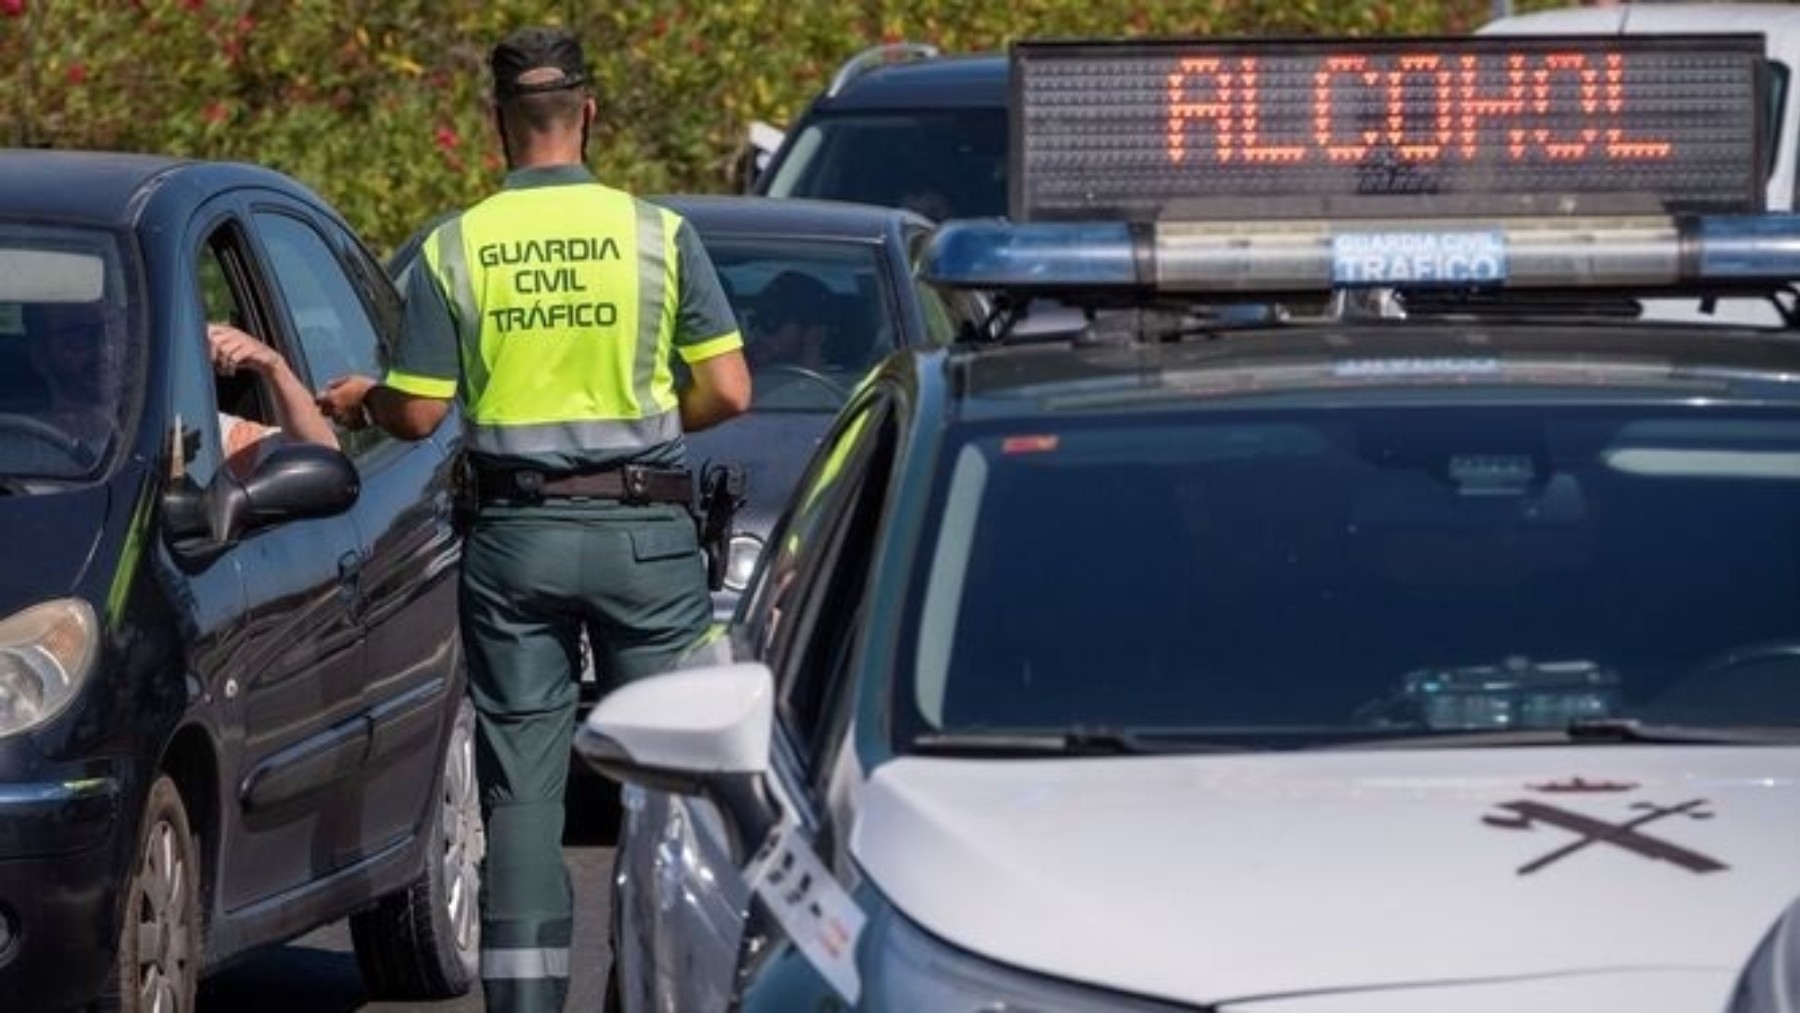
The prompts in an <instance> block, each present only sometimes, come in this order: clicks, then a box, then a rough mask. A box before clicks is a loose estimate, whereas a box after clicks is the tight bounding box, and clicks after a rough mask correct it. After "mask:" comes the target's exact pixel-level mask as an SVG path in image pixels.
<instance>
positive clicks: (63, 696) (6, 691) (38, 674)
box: [0, 598, 100, 736]
mask: <svg viewBox="0 0 1800 1013" xmlns="http://www.w3.org/2000/svg"><path fill="white" fill-rule="evenodd" d="M99 630H100V624H99V621H98V620H97V619H96V618H95V617H94V609H93V606H91V605H89V604H88V603H87V602H84V601H77V600H75V599H72V598H65V599H62V600H60V601H52V602H45V603H44V604H42V605H34V606H32V607H31V608H28V609H25V610H24V611H22V612H15V613H13V614H12V615H10V616H8V617H6V618H5V619H0V736H4V735H13V734H16V733H18V732H23V731H27V730H29V729H31V728H35V727H37V726H38V725H41V724H43V723H44V722H46V721H48V720H50V719H51V718H53V717H55V716H56V715H57V714H59V713H61V712H62V709H63V708H64V707H67V706H68V705H69V701H70V700H73V699H74V698H75V693H76V691H77V690H79V689H80V688H81V684H82V682H83V681H85V680H86V679H87V677H88V673H89V672H90V671H91V670H92V669H93V667H94V657H95V655H96V654H97V653H98V644H99Z"/></svg>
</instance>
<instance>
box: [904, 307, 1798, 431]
mask: <svg viewBox="0 0 1800 1013" xmlns="http://www.w3.org/2000/svg"><path fill="white" fill-rule="evenodd" d="M1519 359H1531V360H1534V361H1538V360H1554V361H1566V362H1578V363H1580V364H1582V366H1583V367H1584V368H1585V369H1588V370H1590V371H1591V382H1593V383H1594V384H1595V389H1597V390H1598V389H1601V388H1603V387H1611V388H1616V386H1617V385H1618V376H1617V375H1616V374H1614V373H1609V366H1612V367H1622V366H1628V365H1634V366H1639V367H1644V366H1648V367H1650V368H1651V370H1652V373H1653V374H1654V375H1663V376H1668V377H1671V378H1678V377H1681V376H1688V375H1693V374H1694V373H1697V372H1710V371H1722V372H1724V373H1729V374H1732V375H1737V376H1743V377H1751V376H1767V377H1770V378H1781V377H1786V376H1792V375H1795V374H1796V373H1800V338H1796V337H1794V336H1793V335H1791V334H1783V333H1780V332H1773V331H1768V330H1754V329H1736V328H1730V327H1714V328H1708V329H1706V330H1705V331H1704V332H1702V331H1697V330H1696V329H1695V328H1693V327H1691V326H1684V325H1677V324H1654V323H1635V322H1623V323H1591V322H1590V323H1557V322H1543V321H1540V322H1520V321H1509V322H1504V323H1500V322H1496V323H1493V324H1488V323H1481V322H1471V321H1469V320H1454V321H1451V320H1431V321H1422V322H1421V321H1396V320H1380V321H1368V322H1361V323H1346V322H1341V321H1333V322H1317V323H1314V322H1303V323H1298V324H1293V323H1289V324H1279V325H1273V326H1262V327H1256V328H1226V329H1222V330H1218V331H1212V332H1209V333H1206V334H1197V335H1194V336H1191V337H1188V338H1186V339H1183V340H1180V341H1172V342H1156V341H1141V342H1140V341H1131V340H1116V341H1114V340H1108V341H1090V342H1071V341H1054V342H1042V343H1021V344H1013V345H1005V344H1000V345H973V346H959V347H958V348H957V349H955V350H953V351H951V352H949V353H947V361H946V364H945V368H944V369H943V370H941V371H933V370H930V369H924V370H922V376H923V377H927V378H928V377H930V376H932V375H933V373H934V372H935V373H939V374H941V375H942V378H943V379H944V388H945V390H946V392H947V402H946V405H947V407H948V408H949V410H950V411H952V412H954V413H956V414H958V415H960V416H962V417H966V418H982V419H986V418H1011V417H1042V416H1044V415H1046V414H1049V413H1052V412H1055V411H1057V410H1079V406H1081V405H1082V404H1084V403H1092V397H1091V395H1093V394H1095V393H1096V392H1097V390H1098V388H1097V387H1096V381H1097V380H1098V381H1104V380H1108V379H1111V380H1117V381H1121V382H1123V383H1126V384H1129V385H1130V386H1131V387H1133V388H1145V389H1155V388H1159V387H1164V388H1170V389H1184V388H1188V387H1193V386H1194V385H1193V384H1192V383H1191V380H1192V378H1194V377H1197V376H1199V375H1202V374H1205V373H1207V372H1220V371H1224V370H1230V369H1241V368H1246V367H1249V368H1255V369H1263V370H1277V369H1280V368H1282V367H1284V366H1289V367H1305V366H1313V367H1317V366H1319V365H1321V364H1326V365H1329V364H1334V363H1357V364H1362V363H1375V362H1390V363H1397V364H1400V365H1401V366H1404V367H1405V376H1406V379H1407V382H1408V385H1409V386H1415V387H1419V386H1423V387H1430V386H1432V385H1433V377H1434V376H1435V377H1441V378H1442V380H1441V382H1442V386H1443V389H1445V390H1457V391H1466V390H1467V381H1468V378H1469V376H1470V375H1471V374H1473V373H1476V372H1480V371H1481V370H1482V369H1484V368H1485V365H1486V364H1491V363H1496V362H1506V361H1513V360H1519ZM1383 373H1384V371H1383V370H1380V369H1376V370H1372V371H1371V375H1374V376H1377V377H1379V376H1380V375H1382V374H1383ZM1577 375H1578V374H1576V373H1575V372H1571V373H1570V374H1569V376H1570V377H1571V378H1574V377H1575V376H1577ZM952 376H953V377H954V379H950V377H952ZM1184 377H1185V378H1188V380H1189V381H1190V382H1184V380H1183V378H1184ZM927 382H930V381H929V380H927ZM1344 382H1345V381H1344V378H1343V376H1342V375H1340V373H1339V372H1337V371H1334V370H1331V369H1313V370H1306V369H1299V370H1294V371H1290V372H1288V373H1285V374H1283V380H1282V391H1283V392H1284V393H1289V394H1294V395H1298V396H1301V397H1304V396H1305V395H1306V394H1307V393H1308V392H1310V391H1319V392H1326V391H1336V390H1338V389H1340V388H1341V387H1342V386H1343V384H1344ZM1195 389H1198V388H1195ZM1240 389H1241V388H1239V387H1235V386H1226V387H1222V388H1220V390H1221V393H1222V394H1230V393H1234V392H1239V391H1240ZM1242 392H1248V393H1254V392H1255V389H1248V390H1243V391H1242ZM1058 395H1069V396H1068V397H1066V398H1063V399H1059V398H1058ZM1793 397H1794V399H1795V400H1796V401H1800V390H1796V391H1795V392H1794V395H1793ZM1059 405H1060V406H1066V407H1063V408H1061V409H1059V407H1058V406H1059Z"/></svg>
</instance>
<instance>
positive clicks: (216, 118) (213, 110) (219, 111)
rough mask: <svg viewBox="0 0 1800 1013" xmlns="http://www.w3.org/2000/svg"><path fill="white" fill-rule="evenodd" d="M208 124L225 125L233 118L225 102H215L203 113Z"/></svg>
mask: <svg viewBox="0 0 1800 1013" xmlns="http://www.w3.org/2000/svg"><path fill="white" fill-rule="evenodd" d="M200 115H202V116H204V117H206V122H208V123H223V122H225V121H226V120H227V119H229V118H230V116H231V110H230V108H228V107H227V106H226V105H225V103H223V102H214V103H212V104H211V105H208V106H207V107H206V108H205V109H204V110H202V111H201V113H200Z"/></svg>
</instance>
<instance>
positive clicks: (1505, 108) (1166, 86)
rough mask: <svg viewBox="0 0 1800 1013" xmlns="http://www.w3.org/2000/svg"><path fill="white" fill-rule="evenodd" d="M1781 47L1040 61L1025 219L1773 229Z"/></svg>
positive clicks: (1177, 45) (1018, 59)
mask: <svg viewBox="0 0 1800 1013" xmlns="http://www.w3.org/2000/svg"><path fill="white" fill-rule="evenodd" d="M1766 74H1767V71H1766V69H1765V67H1764V60H1763V41H1762V39H1761V37H1760V36H1754V35H1748V36H1744V35H1724V36H1705V37H1679V38H1678V37H1671V36H1662V37H1656V36H1640V37H1612V36H1608V37H1599V36H1596V37H1518V38H1501V37H1477V38H1455V39H1418V38H1406V39H1391V38H1390V39H1357V40H1282V41H1271V40H1237V41H1226V42H1219V41H1211V42H1208V41H1191V42H1190V41H1168V40H1156V41H1132V42H1120V43H1100V42H1024V43H1019V44H1017V45H1015V46H1014V47H1013V51H1012V103H1013V108H1012V114H1013V115H1012V138H1011V141H1012V180H1011V186H1012V195H1011V196H1012V207H1011V214H1012V217H1013V219H1014V220H1018V221H1025V220H1031V219H1095V218H1126V219H1133V220H1148V219H1153V218H1156V217H1159V216H1162V215H1165V214H1174V213H1182V212H1184V211H1185V212H1187V213H1191V214H1196V215H1198V216H1203V217H1220V216H1221V215H1224V216H1234V217H1240V218H1243V217H1266V216H1288V217H1300V216H1311V215H1330V216H1334V217H1341V216H1343V215H1359V214H1360V215H1396V214H1397V215H1406V214H1409V213H1412V212H1413V211H1414V210H1416V209H1420V208H1426V207H1429V208H1431V209H1433V210H1434V211H1435V210H1446V211H1458V212H1466V213H1480V214H1506V213H1515V214H1543V213H1547V212H1548V213H1581V212H1583V211H1587V210H1591V209H1593V208H1594V207H1596V206H1599V205H1600V204H1603V203H1605V201H1606V200H1607V199H1609V198H1610V199H1613V204H1614V206H1617V205H1618V204H1619V200H1618V198H1619V195H1621V194H1624V195H1628V196H1629V198H1630V200H1631V201H1633V202H1634V203H1633V205H1632V206H1633V207H1635V208H1639V209H1650V208H1654V209H1656V210H1666V211H1694V212H1700V211H1708V212H1725V211H1758V210H1761V208H1762V205H1763V170H1764V168H1765V166H1766V164H1767V150H1766V148H1765V145H1766V143H1767V141H1766V138H1765V133H1766V130H1765V126H1764V122H1763V121H1764V116H1765V110H1764V92H1765V88H1766V76H1765V75H1766Z"/></svg>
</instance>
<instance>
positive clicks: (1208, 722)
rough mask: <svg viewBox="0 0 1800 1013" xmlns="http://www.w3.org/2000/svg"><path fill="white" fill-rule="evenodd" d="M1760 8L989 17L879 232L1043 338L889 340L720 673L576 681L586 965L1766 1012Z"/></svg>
mask: <svg viewBox="0 0 1800 1013" xmlns="http://www.w3.org/2000/svg"><path fill="white" fill-rule="evenodd" d="M1764 52H1765V51H1764V45H1763V40H1762V39H1761V38H1760V37H1757V36H1730V35H1714V36H1709V37H1705V38H1701V37H1681V38H1675V37H1668V36H1662V37H1656V38H1643V39H1634V38H1591V37H1590V38H1572V37H1549V38H1524V37H1520V38H1499V37H1494V38H1469V39H1457V40H1447V39H1381V40H1354V41H1346V40H1304V41H1260V42H1230V41H1216V40H1215V41H1198V40H1196V41H1180V40H1176V41H1161V40H1138V41H1133V42H1127V43H1102V42H1034V43H1022V44H1018V45H1016V46H1015V47H1014V48H1013V49H1012V51H1011V53H1010V60H1011V75H1012V95H1013V102H1014V103H1015V105H1014V108H1013V110H1012V113H1013V115H1012V116H1011V123H1012V127H1011V129H1012V131H1013V136H1012V137H1011V138H1010V143H1011V145H1012V148H1011V150H1012V151H1013V153H1014V157H1015V160H1014V163H1013V165H1012V166H1011V175H1010V179H1011V185H1012V187H1013V189H1012V194H1011V200H1012V204H1011V214H1010V216H1009V218H1008V219H1007V220H966V221H959V222H951V223H949V224H946V225H945V226H943V227H942V229H941V230H940V232H939V233H938V234H937V235H936V237H935V238H934V241H933V245H932V247H931V249H930V251H929V254H928V256H927V258H926V264H925V270H926V273H927V275H928V276H929V277H930V278H931V279H932V280H934V281H936V282H938V283H940V284H946V285H953V286H965V287H968V288H971V289H977V290H986V291H994V292H998V293H1001V296H1002V298H1003V299H1004V300H1005V302H1006V304H1007V305H1008V306H1011V307H1014V309H1012V310H1010V311H1009V312H1010V313H1011V314H1012V315H1017V314H1019V313H1027V312H1029V308H1030V307H1031V306H1033V305H1034V304H1035V303H1036V301H1037V300H1038V299H1039V298H1040V297H1045V296H1048V297H1052V298H1054V299H1056V300H1058V301H1059V302H1060V303H1061V304H1062V305H1063V306H1064V307H1065V308H1068V307H1077V308H1079V309H1080V310H1081V311H1082V316H1083V319H1084V320H1085V323H1084V326H1082V327H1081V328H1080V329H1079V331H1078V332H1076V333H1071V334H1066V335H1063V336H1062V337H1060V338H1057V339H1055V340H1051V339H1050V338H1049V337H1047V336H1045V335H1044V334H1042V333H1041V332H1040V333H1039V334H1038V335H1037V336H1035V337H1034V338H1033V339H1031V340H1023V339H1016V338H1015V339H1011V340H1009V339H1004V338H1003V339H1001V340H998V341H995V342H993V343H985V344H983V345H981V346H979V347H974V346H962V347H955V348H949V349H939V350H918V351H912V352H905V353H901V354H899V355H897V356H895V357H893V358H890V359H889V360H887V361H886V362H885V363H884V364H883V366H882V367H881V368H880V370H879V371H878V372H877V373H876V374H875V375H874V376H873V378H872V379H871V380H870V381H869V382H868V383H866V384H865V385H864V387H863V388H862V389H861V390H860V391H859V392H858V393H857V395H856V396H855V397H854V398H852V400H851V401H850V402H849V403H848V404H847V406H846V407H845V409H844V410H843V412H842V413H841V414H840V415H839V416H838V418H837V420H836V422H835V423H834V427H833V429H832V430H831V432H830V434H829V435H828V436H827V438H826V440H825V442H824V443H823V445H822V446H821V447H820V449H819V451H818V453H817V454H816V456H815V457H814V458H813V460H812V462H811V464H810V466H809V469H808V471H807V473H806V475H805V476H804V477H803V479H802V481H801V483H800V486H799V488H798V490H797V492H796V494H795V496H794V498H793V500H792V501H791V502H790V503H789V505H788V507H787V510H786V512H785V513H784V515H783V516H782V518H781V519H780V520H779V521H778V522H777V524H776V526H775V528H774V529H773V531H772V533H771V541H770V551H768V552H767V553H766V554H765V555H764V557H763V560H762V562H761V564H760V567H759V569H758V571H757V573H756V576H755V578H754V579H753V581H752V584H751V586H750V588H749V590H748V592H747V596H746V600H745V602H744V603H743V607H742V608H741V609H740V611H739V613H738V617H737V622H736V624H735V628H734V637H733V643H734V649H735V657H734V659H733V661H732V663H730V664H727V665H723V666H718V667H709V668H702V669H692V670H686V671H680V672H674V673H669V674H667V675H665V676H662V677H659V678H655V679H650V680H646V681H643V682H640V683H635V684H633V685H630V686H627V687H624V688H622V689H620V690H618V691H616V692H615V693H613V694H611V695H609V696H608V697H606V698H604V699H603V700H601V701H600V702H599V704H598V706H597V707H596V709H595V711H594V712H593V714H592V715H591V716H590V717H589V719H588V720H587V721H586V722H585V723H584V725H583V727H582V729H581V731H580V734H579V736H578V740H579V741H578V744H577V748H578V750H579V751H580V752H581V753H582V755H584V756H585V757H586V758H587V759H588V760H589V761H590V762H591V763H593V764H594V765H596V766H597V767H599V768H600V769H601V770H603V771H604V772H606V773H608V774H609V775H611V776H613V777H615V778H617V779H619V780H621V781H623V782H624V783H625V784H626V786H627V787H626V789H625V798H626V808H627V812H626V820H625V826H624V828H623V830H622V832H621V839H620V845H619V851H618V858H617V866H616V872H615V879H614V884H613V885H614V890H615V897H614V903H613V906H612V910H613V912H614V917H615V926H614V932H615V947H614V952H615V953H616V954H617V959H616V960H615V962H614V965H613V981H612V990H613V996H612V999H613V1002H614V1003H615V1005H616V1007H618V1008H622V1009H625V1010H643V1009H666V1008H676V1009H684V1010H703V1009H722V1008H742V1009H745V1010H793V1009H841V1008H855V1009H863V1010H907V1011H911V1010H934V1011H939V1010H941V1011H957V1010H966V1011H976V1010H999V1009H1032V1010H1058V1011H1086V1010H1106V1011H1121V1010H1124V1011H1133V1010H1158V1011H1160V1010H1194V1009H1203V1010H1216V1011H1237V1013H1244V1011H1258V1013H1287V1011H1293V1013H1321V1011H1331V1013H1347V1011H1370V1010H1382V1011H1385V1013H1393V1011H1403V1013H1404V1011H1433V1013H1436V1011H1441V1010H1447V1009H1454V1010H1465V1011H1466V1010H1475V1011H1516V1010H1533V1011H1577V1010H1579V1011H1588V1010H1633V1011H1669V1013H1675V1011H1681V1013H1690V1011H1695V1010H1723V1009H1726V1008H1727V1006H1728V1004H1730V1003H1733V1002H1734V996H1735V1002H1736V1006H1735V1007H1734V1008H1735V1009H1738V1010H1750V1009H1756V1008H1759V1007H1758V1006H1757V1004H1758V1003H1761V1004H1762V1006H1761V1007H1760V1008H1764V1009H1791V1008H1793V1004H1794V1003H1795V1002H1796V1001H1797V1000H1800V989H1796V988H1795V986H1794V980H1793V976H1792V972H1791V957H1792V954H1793V953H1794V952H1795V949H1794V947H1793V942H1792V941H1793V939H1794V931H1793V929H1792V917H1793V916H1792V915H1791V914H1790V915H1788V916H1787V917H1786V920H1784V912H1785V911H1787V910H1788V908H1789V905H1790V904H1791V903H1792V902H1793V901H1794V899H1795V898H1796V897H1797V896H1800V846H1797V845H1800V340H1797V335H1796V333H1795V330H1794V325H1795V324H1796V322H1797V321H1796V316H1795V314H1794V313H1793V311H1792V306H1793V298H1794V288H1795V280H1796V279H1800V218H1797V217H1794V216H1791V215H1778V214H1769V213H1767V209H1766V206H1765V192H1766V191H1765V183H1766V180H1765V167H1766V166H1767V164H1768V162H1767V159H1766V158H1764V157H1763V156H1762V153H1763V152H1764V151H1765V150H1766V148H1765V146H1766V145H1767V144H1768V143H1769V137H1770V133H1769V131H1770V124H1769V122H1768V118H1767V115H1766V109H1767V107H1766V105H1765V104H1763V103H1760V102H1757V101H1754V98H1755V96H1756V95H1758V94H1761V89H1762V88H1763V87H1764V85H1765V83H1766V79H1765V75H1766V74H1767V73H1768V66H1767V63H1766V59H1765V55H1764ZM1102 82H1104V85H1105V86H1104V87H1101V83H1102ZM1677 294H1679V295H1681V296H1682V297H1684V298H1694V299H1700V298H1715V297H1727V296H1729V297H1737V298H1748V299H1759V300H1765V301H1767V302H1768V303H1769V304H1770V305H1771V306H1774V307H1778V308H1780V309H1782V310H1783V326H1780V327H1771V328H1752V327H1743V326H1734V325H1723V324H1714V325H1711V326H1699V325H1694V324H1673V323H1668V322H1656V321H1648V320H1645V319H1642V318H1641V316H1640V309H1641V304H1642V301H1643V300H1645V299H1647V298H1651V297H1667V296H1671V295H1677ZM1005 323H1006V321H1004V320H1003V321H1002V326H1001V327H1000V328H999V329H1000V331H1002V332H1005V330H1006V327H1005V326H1004V325H1005ZM1740 980H1741V981H1742V983H1743V984H1742V985H1741V986H1740ZM1784 1004H1785V1005H1784Z"/></svg>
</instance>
